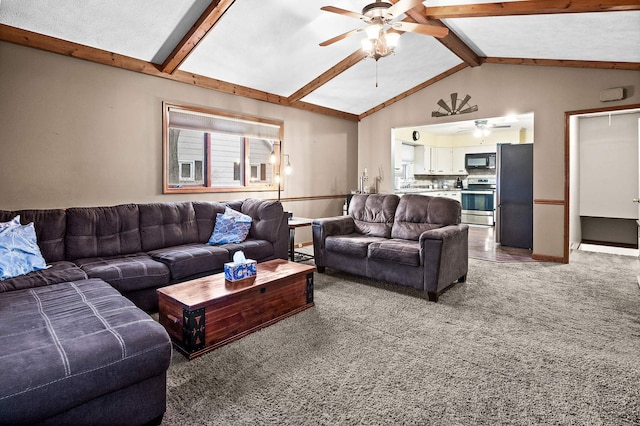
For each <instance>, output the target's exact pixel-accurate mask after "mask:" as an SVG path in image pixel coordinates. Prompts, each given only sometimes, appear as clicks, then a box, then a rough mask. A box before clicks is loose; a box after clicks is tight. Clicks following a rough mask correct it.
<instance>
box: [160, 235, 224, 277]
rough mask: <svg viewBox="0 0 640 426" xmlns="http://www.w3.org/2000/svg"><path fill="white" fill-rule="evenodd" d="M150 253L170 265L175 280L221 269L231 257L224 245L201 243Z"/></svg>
mask: <svg viewBox="0 0 640 426" xmlns="http://www.w3.org/2000/svg"><path fill="white" fill-rule="evenodd" d="M149 255H150V256H151V257H152V258H153V259H154V260H157V261H158V262H162V263H164V264H165V265H167V266H168V267H169V270H170V271H171V279H173V280H180V279H182V278H186V277H189V276H191V275H197V274H202V273H205V272H214V271H221V270H222V269H223V268H224V264H225V262H229V261H230V259H231V258H230V256H229V252H228V251H227V250H226V249H225V248H224V246H210V245H208V244H200V243H192V244H184V245H181V246H175V247H167V248H161V249H157V250H152V251H150V252H149Z"/></svg>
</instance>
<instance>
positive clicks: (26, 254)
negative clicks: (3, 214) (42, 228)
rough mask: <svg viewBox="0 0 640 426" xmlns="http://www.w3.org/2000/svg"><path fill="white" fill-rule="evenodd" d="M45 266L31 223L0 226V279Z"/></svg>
mask: <svg viewBox="0 0 640 426" xmlns="http://www.w3.org/2000/svg"><path fill="white" fill-rule="evenodd" d="M14 220H15V219H14ZM18 220H19V219H18ZM5 223H6V222H5ZM46 267H47V263H46V262H45V260H44V258H43V257H42V253H40V248H39V247H38V242H37V239H36V229H35V228H34V226H33V223H30V224H28V225H19V224H18V225H16V224H15V223H14V224H12V225H10V226H2V227H0V280H4V279H7V278H13V277H17V276H18V275H24V274H28V273H29V272H31V271H38V270H40V269H45V268H46Z"/></svg>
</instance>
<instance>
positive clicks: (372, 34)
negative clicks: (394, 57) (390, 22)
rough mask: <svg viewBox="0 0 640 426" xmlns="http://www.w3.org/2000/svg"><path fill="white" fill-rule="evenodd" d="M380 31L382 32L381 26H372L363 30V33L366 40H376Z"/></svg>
mask: <svg viewBox="0 0 640 426" xmlns="http://www.w3.org/2000/svg"><path fill="white" fill-rule="evenodd" d="M380 30H382V25H380V24H373V25H369V26H368V27H367V28H365V30H364V31H365V32H366V33H367V38H368V39H369V40H377V39H378V37H379V36H380Z"/></svg>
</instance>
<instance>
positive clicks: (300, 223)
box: [289, 217, 313, 262]
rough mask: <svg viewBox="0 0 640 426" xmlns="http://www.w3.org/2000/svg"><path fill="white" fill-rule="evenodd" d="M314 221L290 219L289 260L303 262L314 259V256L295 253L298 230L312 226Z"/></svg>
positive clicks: (297, 218)
mask: <svg viewBox="0 0 640 426" xmlns="http://www.w3.org/2000/svg"><path fill="white" fill-rule="evenodd" d="M311 222H313V219H307V218H305V217H290V218H289V259H291V261H292V262H302V261H305V260H311V259H313V256H312V255H310V254H306V253H301V252H299V251H295V249H294V241H295V237H296V228H302V227H304V226H311Z"/></svg>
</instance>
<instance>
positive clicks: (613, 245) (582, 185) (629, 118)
mask: <svg viewBox="0 0 640 426" xmlns="http://www.w3.org/2000/svg"><path fill="white" fill-rule="evenodd" d="M639 107H640V106H639V105H632V106H628V107H615V108H607V109H602V110H589V111H574V112H571V113H567V116H566V117H567V130H568V140H567V142H566V143H567V148H568V153H569V155H568V157H567V158H568V164H567V170H569V173H570V174H569V176H568V180H567V187H566V191H567V192H568V196H569V197H568V198H569V208H568V212H567V214H566V219H567V222H568V223H567V225H568V230H569V232H568V241H567V248H566V249H567V257H568V254H569V252H570V251H572V250H584V251H593V252H600V253H611V254H620V255H629V256H635V257H637V256H638V255H639V251H638V241H639V240H638V237H639V236H638V224H637V223H638V222H637V221H638V217H639V213H640V211H639V210H640V208H639V207H638V206H639V204H638V203H635V204H634V202H633V199H637V198H639V195H640V171H639V164H640V131H639V123H640V108H639Z"/></svg>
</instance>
